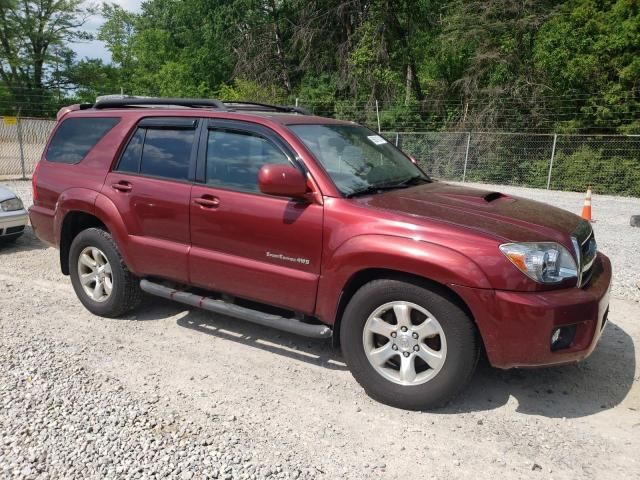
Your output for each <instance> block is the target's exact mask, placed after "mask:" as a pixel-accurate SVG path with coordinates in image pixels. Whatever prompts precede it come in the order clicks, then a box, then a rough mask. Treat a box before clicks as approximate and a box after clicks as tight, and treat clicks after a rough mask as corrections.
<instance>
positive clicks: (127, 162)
mask: <svg viewBox="0 0 640 480" xmlns="http://www.w3.org/2000/svg"><path fill="white" fill-rule="evenodd" d="M144 134H145V129H144V128H139V129H138V130H137V131H136V133H135V134H134V135H133V137H131V140H129V144H128V145H127V148H126V150H125V151H124V153H123V154H122V158H120V163H119V164H118V168H117V170H119V171H121V172H132V173H138V171H139V170H140V157H141V156H142V142H144Z"/></svg>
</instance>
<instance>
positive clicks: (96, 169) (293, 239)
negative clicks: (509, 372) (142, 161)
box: [30, 108, 611, 368]
mask: <svg viewBox="0 0 640 480" xmlns="http://www.w3.org/2000/svg"><path fill="white" fill-rule="evenodd" d="M92 116H98V117H104V116H109V117H119V118H120V122H119V123H118V124H117V125H116V126H115V127H113V128H112V129H111V130H110V131H109V132H108V133H107V134H106V135H105V136H104V137H103V138H102V139H101V140H100V141H99V142H98V144H97V145H96V146H95V147H94V148H93V149H92V150H91V151H90V152H89V154H88V155H87V156H86V157H85V158H84V159H83V160H82V161H81V162H80V163H79V164H77V165H66V164H60V163H57V164H52V163H50V162H48V161H47V160H46V159H44V158H43V159H42V160H41V162H40V167H39V171H38V176H37V179H36V188H37V192H38V198H37V202H36V204H35V205H34V206H33V207H31V209H30V215H31V223H32V225H33V227H34V230H35V232H36V234H37V235H38V236H39V237H40V238H41V239H43V240H44V241H46V242H48V243H50V244H53V245H59V242H60V228H61V226H62V224H63V221H64V218H65V216H66V215H67V214H68V213H70V212H73V211H82V212H85V213H88V214H92V215H95V216H96V217H97V218H98V219H100V220H101V221H102V222H103V223H104V224H105V225H106V227H107V228H108V229H109V231H110V232H111V234H112V235H113V238H114V240H115V241H116V243H117V245H118V247H119V249H120V250H121V252H122V255H123V257H124V260H125V262H126V263H127V265H128V267H129V268H130V269H131V271H132V272H134V273H135V274H136V275H139V276H152V277H161V278H167V279H171V280H176V281H179V282H183V283H187V284H192V285H195V286H198V287H202V288H206V289H212V290H218V291H221V292H224V293H228V294H231V295H235V296H239V297H244V298H248V299H251V300H255V301H259V302H264V303H268V304H271V305H275V306H279V307H283V308H287V309H291V310H294V311H296V312H300V313H305V314H309V315H315V316H316V317H317V318H319V319H320V320H321V321H322V322H324V323H326V324H329V325H331V324H334V323H335V321H336V312H337V310H338V305H339V301H340V298H341V295H342V292H343V290H344V287H345V285H346V284H347V282H349V280H350V279H352V278H354V276H355V275H357V274H358V273H359V272H362V271H363V270H370V269H385V270H392V271H395V272H400V273H402V272H404V273H409V274H411V275H414V276H419V277H423V278H425V279H429V280H431V281H433V282H438V283H440V284H442V285H445V286H447V287H448V288H450V289H452V290H453V291H454V292H456V293H457V295H458V296H459V297H460V298H461V299H462V301H464V302H465V304H466V305H467V306H468V308H469V310H470V312H471V313H472V315H473V317H474V319H475V321H476V323H477V325H478V329H479V331H480V334H481V336H482V339H483V342H484V345H485V347H486V350H487V353H488V356H489V359H490V361H491V363H492V364H493V365H496V366H499V367H503V368H508V367H513V366H537V365H549V364H554V363H565V362H571V361H576V360H579V359H581V358H584V357H585V356H586V355H588V354H589V353H590V352H591V351H592V350H593V348H594V347H595V344H596V342H597V340H598V338H599V335H600V331H601V325H602V322H603V318H604V317H605V316H606V311H607V308H608V295H609V288H610V283H611V265H610V262H609V260H608V259H607V258H606V257H605V256H604V255H601V254H600V255H599V256H598V259H597V262H596V267H595V270H594V274H593V278H592V279H591V281H590V282H589V284H588V285H587V286H586V287H584V288H577V287H575V285H574V286H570V287H567V286H566V285H563V286H550V285H541V284H539V283H536V282H534V281H532V280H531V279H529V278H528V277H526V276H525V275H524V274H522V273H521V272H520V271H519V270H518V269H517V268H516V267H515V266H514V265H512V264H511V263H510V262H509V261H508V260H507V259H506V258H505V257H504V256H503V255H502V254H501V253H500V251H499V250H498V247H499V245H500V244H502V243H505V242H507V241H509V242H511V241H555V242H558V243H560V244H562V245H564V246H565V247H566V248H567V249H569V251H572V248H573V246H572V243H571V237H570V235H571V232H573V231H574V230H575V228H576V226H577V225H578V222H579V221H580V219H579V217H577V216H575V215H573V214H570V213H568V212H565V211H562V210H559V209H557V208H554V207H552V206H549V205H545V204H541V203H537V202H532V201H530V200H525V199H521V198H516V197H510V196H506V195H500V194H497V193H496V192H488V191H483V190H477V189H469V188H464V187H459V186H453V185H447V184H443V183H439V182H435V183H431V184H426V185H421V186H416V187H411V188H406V189H402V190H394V191H388V192H384V193H379V194H376V195H369V196H362V197H358V198H352V199H347V198H343V197H342V196H341V195H340V193H339V191H338V190H337V189H336V186H335V185H334V184H333V182H332V181H331V179H330V178H329V176H328V175H327V173H326V172H325V170H324V168H323V167H322V166H321V165H320V164H319V163H318V162H317V161H316V159H315V158H314V157H313V155H312V154H311V153H310V152H309V150H308V149H307V148H306V147H305V145H304V144H303V143H302V142H301V141H300V140H299V139H298V137H297V136H296V135H294V134H293V132H292V131H291V130H290V129H289V128H288V125H291V124H296V123H297V124H300V123H307V124H309V123H321V124H327V123H336V124H338V123H340V124H345V123H346V122H340V121H337V120H331V119H325V118H320V117H312V116H299V115H273V116H269V115H255V114H249V113H246V114H242V113H233V112H219V111H218V112H216V111H215V110H206V109H158V108H153V109H143V108H132V109H113V110H111V109H110V110H92V109H89V110H74V109H68V110H67V111H65V112H62V113H61V115H60V118H59V120H60V121H64V119H66V118H68V117H73V118H78V117H92ZM168 116H169V117H170V116H180V117H195V118H216V119H231V120H235V121H237V122H247V123H251V124H254V125H256V124H257V125H261V126H262V127H266V128H267V129H269V130H271V132H272V133H273V134H274V135H276V136H279V137H280V139H281V140H282V141H283V142H284V143H285V144H287V145H288V146H289V148H290V149H291V151H292V152H294V153H295V155H296V157H297V158H298V159H299V161H300V162H302V163H303V164H304V166H305V167H306V169H307V172H308V173H307V175H308V182H307V185H311V186H313V189H314V190H317V192H316V193H315V195H312V196H309V198H307V201H304V200H293V199H288V198H284V197H276V196H270V195H265V194H259V193H248V192H242V191H236V190H227V189H223V188H214V187H212V186H207V185H204V184H202V183H198V182H197V181H193V182H176V181H168V180H162V179H158V178H151V177H146V176H142V175H133V174H124V173H119V172H112V169H113V167H114V164H115V162H116V160H117V159H118V158H119V156H120V152H121V151H122V150H123V148H124V145H125V144H126V142H127V140H128V138H129V136H130V134H131V133H132V131H133V130H134V128H135V127H136V125H137V123H138V122H139V121H140V120H141V119H142V118H146V117H168ZM122 182H126V185H127V187H126V188H124V189H122V188H120V189H117V188H114V187H113V185H116V184H120V183H122ZM129 187H130V188H129ZM574 323H575V324H578V327H577V336H576V338H575V341H574V343H573V344H572V346H571V347H570V348H568V349H565V350H562V351H560V352H551V349H550V336H551V333H552V330H553V328H554V327H555V326H558V325H565V324H574Z"/></svg>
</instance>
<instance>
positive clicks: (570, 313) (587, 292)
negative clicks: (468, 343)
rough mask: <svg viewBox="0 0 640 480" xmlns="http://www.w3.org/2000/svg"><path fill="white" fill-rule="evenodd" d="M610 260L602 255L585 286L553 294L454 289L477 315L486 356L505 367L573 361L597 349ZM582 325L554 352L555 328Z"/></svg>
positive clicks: (607, 297)
mask: <svg viewBox="0 0 640 480" xmlns="http://www.w3.org/2000/svg"><path fill="white" fill-rule="evenodd" d="M610 287H611V262H610V261H609V259H608V258H607V257H606V256H604V255H602V254H601V253H599V254H598V257H597V260H596V263H595V266H594V273H593V277H592V279H591V282H589V285H588V286H587V287H585V288H571V289H562V290H556V291H549V292H512V291H501V290H481V289H475V288H469V287H461V286H457V285H454V286H452V288H453V289H454V290H455V291H456V293H458V295H460V297H461V298H462V299H463V300H464V301H465V302H466V304H467V305H468V306H469V307H470V309H471V311H472V312H473V313H474V316H475V319H476V322H477V323H478V327H479V330H480V332H481V334H482V339H483V342H484V345H485V348H486V351H487V356H488V357H489V360H490V362H491V364H492V365H494V366H496V367H500V368H511V367H519V366H545V365H553V364H558V363H570V362H576V361H578V360H582V359H584V358H585V357H587V356H588V355H589V354H590V353H591V352H592V351H593V349H594V348H595V346H596V343H597V341H598V339H599V338H600V334H601V332H602V328H603V327H604V325H603V321H605V320H606V314H607V311H608V307H609V292H610ZM570 324H578V328H577V333H576V338H575V340H574V342H573V343H572V345H571V347H569V348H567V349H563V350H560V351H557V352H552V351H551V349H550V347H549V345H550V339H551V335H552V330H553V328H554V327H557V326H562V325H570Z"/></svg>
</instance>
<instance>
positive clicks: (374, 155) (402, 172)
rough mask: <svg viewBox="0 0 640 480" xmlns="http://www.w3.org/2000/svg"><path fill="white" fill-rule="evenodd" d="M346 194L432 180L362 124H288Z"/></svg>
mask: <svg viewBox="0 0 640 480" xmlns="http://www.w3.org/2000/svg"><path fill="white" fill-rule="evenodd" d="M289 128H290V129H291V130H292V131H293V132H294V133H295V134H296V135H297V136H298V137H299V138H300V139H301V140H302V141H303V142H304V143H305V145H306V146H307V148H309V150H311V152H312V153H313V154H314V155H315V157H316V158H317V159H318V161H319V162H320V163H321V164H322V166H323V167H324V169H325V170H326V171H327V173H328V174H329V176H330V177H331V179H332V180H333V181H334V183H335V184H336V186H337V187H338V190H340V192H341V193H342V194H343V195H346V196H352V195H357V194H358V193H374V192H375V191H376V190H378V189H379V190H383V189H390V188H402V187H407V186H410V185H411V184H414V183H413V182H417V183H423V182H426V181H429V179H428V177H426V176H425V175H424V174H423V173H422V172H421V171H420V169H419V168H418V167H416V166H415V165H414V164H413V163H412V162H411V161H410V160H409V159H408V158H407V157H406V156H405V155H404V154H403V153H402V152H400V150H398V149H397V148H395V147H394V146H393V145H391V144H390V143H389V142H387V141H386V140H385V139H384V138H382V137H381V136H380V135H377V134H375V133H374V132H372V131H371V130H369V129H368V128H365V127H362V126H359V125H289Z"/></svg>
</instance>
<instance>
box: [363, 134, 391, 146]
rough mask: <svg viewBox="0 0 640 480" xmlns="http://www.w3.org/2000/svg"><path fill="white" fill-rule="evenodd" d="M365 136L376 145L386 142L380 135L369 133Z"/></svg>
mask: <svg viewBox="0 0 640 480" xmlns="http://www.w3.org/2000/svg"><path fill="white" fill-rule="evenodd" d="M367 138H368V139H369V140H371V141H372V142H373V143H375V144H376V145H382V144H383V143H387V141H386V140H385V139H384V138H382V137H381V136H380V135H371V136H369V137H367Z"/></svg>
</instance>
